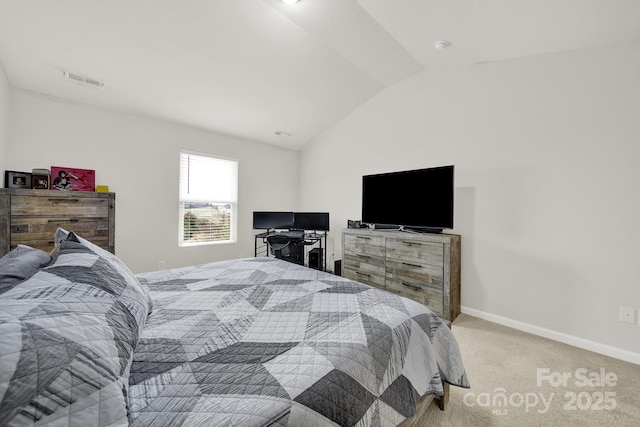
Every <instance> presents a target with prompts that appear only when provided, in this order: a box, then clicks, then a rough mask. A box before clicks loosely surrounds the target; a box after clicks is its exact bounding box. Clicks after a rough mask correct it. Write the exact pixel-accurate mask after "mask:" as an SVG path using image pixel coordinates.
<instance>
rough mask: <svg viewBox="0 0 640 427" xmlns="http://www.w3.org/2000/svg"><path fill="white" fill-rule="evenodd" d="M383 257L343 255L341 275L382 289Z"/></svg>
mask: <svg viewBox="0 0 640 427" xmlns="http://www.w3.org/2000/svg"><path fill="white" fill-rule="evenodd" d="M384 271H385V269H384V258H378V257H369V256H359V255H345V256H344V258H343V261H342V275H343V276H344V277H346V278H347V279H352V280H356V281H358V282H362V283H365V284H367V285H371V286H376V287H378V288H382V289H384Z"/></svg>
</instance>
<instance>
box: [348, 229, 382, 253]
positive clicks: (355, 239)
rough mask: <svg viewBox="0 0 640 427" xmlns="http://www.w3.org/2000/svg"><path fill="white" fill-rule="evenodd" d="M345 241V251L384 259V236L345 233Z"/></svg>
mask: <svg viewBox="0 0 640 427" xmlns="http://www.w3.org/2000/svg"><path fill="white" fill-rule="evenodd" d="M343 243H344V251H345V253H349V254H356V255H361V256H371V257H377V258H380V259H384V254H385V243H384V237H380V236H367V235H355V234H348V233H345V235H344V242H343Z"/></svg>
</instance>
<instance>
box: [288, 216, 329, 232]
mask: <svg viewBox="0 0 640 427" xmlns="http://www.w3.org/2000/svg"><path fill="white" fill-rule="evenodd" d="M293 228H295V229H296V230H313V231H329V212H294V214H293Z"/></svg>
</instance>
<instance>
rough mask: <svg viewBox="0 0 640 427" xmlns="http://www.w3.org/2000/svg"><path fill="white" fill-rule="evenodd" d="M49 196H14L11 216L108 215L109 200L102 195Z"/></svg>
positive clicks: (54, 193) (65, 194)
mask: <svg viewBox="0 0 640 427" xmlns="http://www.w3.org/2000/svg"><path fill="white" fill-rule="evenodd" d="M51 193H52V194H50V195H47V196H38V197H33V196H13V197H12V199H11V216H12V217H16V216H47V217H55V216H62V217H105V218H106V217H108V216H109V200H108V199H106V198H104V197H101V198H98V197H81V196H79V197H74V195H72V194H71V195H70V194H68V193H64V194H61V195H56V192H54V191H51Z"/></svg>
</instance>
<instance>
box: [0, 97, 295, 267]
mask: <svg viewBox="0 0 640 427" xmlns="http://www.w3.org/2000/svg"><path fill="white" fill-rule="evenodd" d="M11 91H12V102H11V106H10V110H11V126H10V132H9V145H8V151H7V156H8V158H9V159H10V160H11V162H10V164H8V165H7V166H10V167H11V168H15V169H17V170H27V171H30V170H31V169H32V168H41V167H43V168H50V167H51V166H52V165H55V166H65V167H76V168H83V169H95V170H96V184H101V185H108V186H109V190H110V191H112V192H115V193H116V254H117V255H118V256H119V257H120V258H122V259H123V260H124V261H125V262H126V263H127V265H129V267H130V268H131V269H132V270H133V271H134V272H142V271H151V270H156V269H158V261H159V260H165V261H166V265H167V267H168V268H172V267H179V266H185V265H193V264H200V263H205V262H211V261H217V260H223V259H231V258H239V257H249V256H253V249H254V240H253V230H252V219H253V217H252V212H253V211H254V210H294V209H295V208H296V206H297V193H298V182H297V180H298V158H299V153H298V152H297V151H291V150H282V149H277V148H274V147H271V146H268V145H264V144H259V143H255V142H251V141H247V140H243V139H238V138H233V137H229V136H225V135H221V134H216V133H212V132H207V131H203V130H198V129H194V128H189V127H185V126H180V125H176V124H172V123H168V122H163V121H157V120H152V119H149V118H145V117H141V116H134V115H131V114H124V113H119V112H114V111H109V110H105V109H100V108H95V107H91V106H87V105H82V104H75V103H70V102H66V101H62V100H59V99H55V98H51V97H46V96H43V95H37V94H34V93H31V92H26V91H23V90H19V89H11ZM180 149H188V150H192V151H197V152H202V153H209V154H213V155H221V156H227V157H235V158H238V159H239V201H238V211H239V217H238V243H237V244H225V245H215V246H199V247H191V248H178V202H177V200H178V165H179V151H180ZM274 170H277V172H274Z"/></svg>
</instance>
